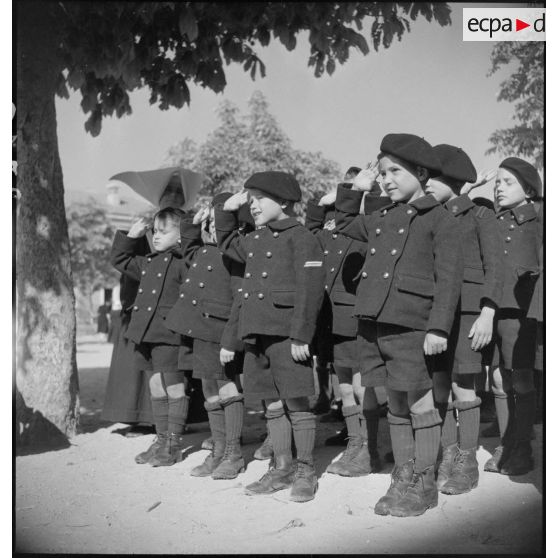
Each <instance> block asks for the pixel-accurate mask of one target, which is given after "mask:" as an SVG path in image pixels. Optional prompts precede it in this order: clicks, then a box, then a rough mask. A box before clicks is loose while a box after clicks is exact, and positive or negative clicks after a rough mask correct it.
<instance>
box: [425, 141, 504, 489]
mask: <svg viewBox="0 0 558 558" xmlns="http://www.w3.org/2000/svg"><path fill="white" fill-rule="evenodd" d="M434 152H435V153H436V155H437V157H438V159H439V160H440V163H441V167H442V174H441V175H440V176H437V177H435V178H431V179H430V180H429V181H428V185H427V188H426V193H427V194H432V195H433V196H434V197H435V198H436V199H437V200H438V201H439V202H440V203H441V204H443V205H444V207H445V208H446V209H447V210H448V211H449V213H450V214H451V215H453V216H454V217H455V218H456V219H457V220H458V222H459V225H460V228H461V231H460V234H461V242H462V246H463V251H464V253H463V261H464V269H463V284H462V285H461V299H460V303H459V307H458V312H457V314H456V318H455V321H454V323H453V328H452V330H451V333H450V337H449V340H448V350H447V351H446V352H445V353H443V354H442V355H439V356H438V357H436V358H435V359H434V397H435V399H436V405H437V407H438V409H439V411H440V416H441V417H442V420H443V421H444V422H443V424H442V438H441V444H442V450H443V454H442V461H441V463H440V465H439V466H438V477H437V481H436V482H437V485H438V489H439V490H440V491H441V492H443V493H444V494H463V493H465V492H469V491H470V490H471V489H473V488H475V487H476V486H477V484H478V479H479V468H478V463H477V458H476V453H477V444H478V437H479V425H480V404H481V400H480V398H479V397H477V394H476V392H475V377H476V375H477V374H480V373H482V371H483V349H484V348H485V347H486V346H488V344H489V343H490V342H491V340H492V330H493V322H494V315H495V312H496V309H497V307H498V305H499V303H500V299H501V296H502V284H503V263H504V262H503V243H502V241H501V239H500V235H499V233H498V223H497V221H496V216H495V214H494V211H492V210H490V209H488V208H487V207H484V206H477V205H476V204H475V203H474V202H473V201H472V200H471V199H470V198H469V197H468V196H467V195H465V194H464V195H460V194H459V193H460V191H461V189H462V187H463V186H464V184H465V183H475V182H476V180H477V172H476V170H475V167H474V166H473V163H472V162H471V159H469V157H468V155H467V154H466V153H465V152H464V151H463V150H462V149H460V148H458V147H454V146H452V145H446V144H442V145H436V146H435V147H434ZM456 413H457V415H456ZM457 419H459V428H458V424H457Z"/></svg>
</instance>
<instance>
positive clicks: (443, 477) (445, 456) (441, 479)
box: [436, 444, 458, 490]
mask: <svg viewBox="0 0 558 558" xmlns="http://www.w3.org/2000/svg"><path fill="white" fill-rule="evenodd" d="M457 452H458V447H457V444H451V445H449V446H447V447H445V448H442V461H440V464H439V465H438V476H437V477H436V486H437V487H438V490H439V489H440V488H442V486H444V484H446V482H448V480H449V478H450V477H451V472H452V470H453V465H454V460H455V456H456V455H457Z"/></svg>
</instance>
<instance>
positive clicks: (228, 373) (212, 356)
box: [192, 339, 243, 381]
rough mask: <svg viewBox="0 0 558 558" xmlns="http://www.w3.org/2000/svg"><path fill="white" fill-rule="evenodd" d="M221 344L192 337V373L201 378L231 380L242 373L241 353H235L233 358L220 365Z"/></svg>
mask: <svg viewBox="0 0 558 558" xmlns="http://www.w3.org/2000/svg"><path fill="white" fill-rule="evenodd" d="M220 351H221V345H220V344H219V343H214V342H213V341H204V340H203V339H194V354H193V359H192V360H193V374H192V376H193V377H194V378H199V379H201V380H223V381H226V380H231V381H234V377H235V376H236V375H237V374H240V373H242V361H243V353H235V356H234V359H233V360H232V361H231V362H228V363H227V364H226V365H225V366H221V361H220V360H219V353H220Z"/></svg>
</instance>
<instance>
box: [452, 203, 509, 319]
mask: <svg viewBox="0 0 558 558" xmlns="http://www.w3.org/2000/svg"><path fill="white" fill-rule="evenodd" d="M445 207H446V209H447V210H448V211H449V212H450V213H451V214H452V215H453V216H454V217H456V218H457V220H458V222H459V226H460V228H461V242H462V246H463V284H462V285H461V303H460V311H461V312H467V313H480V311H481V309H482V307H483V306H484V305H486V304H487V303H488V304H491V305H492V306H494V307H497V306H498V305H499V304H500V300H501V298H502V285H503V281H504V269H503V264H504V262H503V244H502V240H501V239H500V235H499V233H498V223H497V221H496V216H495V213H494V211H492V210H491V209H488V208H487V207H482V206H477V205H476V204H475V203H474V202H473V201H472V200H471V199H470V198H469V197H468V196H466V195H464V196H458V197H457V198H454V199H452V200H449V201H448V202H447V203H446V204H445Z"/></svg>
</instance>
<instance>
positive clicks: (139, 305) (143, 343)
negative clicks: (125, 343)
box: [111, 208, 188, 467]
mask: <svg viewBox="0 0 558 558" xmlns="http://www.w3.org/2000/svg"><path fill="white" fill-rule="evenodd" d="M184 215H185V214H184V212H183V211H182V210H180V209H175V208H165V209H162V210H160V211H159V212H157V213H156V214H155V217H154V219H153V246H154V248H155V251H154V252H152V253H150V254H147V255H146V256H139V255H137V252H136V249H135V247H136V244H137V242H138V239H140V238H141V237H143V236H144V235H145V233H146V231H147V229H149V228H151V223H150V222H149V221H147V220H145V219H140V220H138V221H137V222H135V223H134V224H133V225H132V227H131V228H130V231H129V232H128V235H125V234H124V233H123V232H121V231H118V232H117V233H116V236H115V239H114V243H113V246H112V253H111V262H112V264H113V265H114V267H116V269H118V270H119V271H120V272H121V273H123V274H125V275H127V276H128V277H131V278H132V279H135V280H136V281H139V288H138V294H137V296H136V299H135V302H134V306H133V309H132V316H131V319H130V324H129V326H128V329H127V331H126V337H127V338H128V339H130V340H131V341H132V342H133V343H134V344H135V355H136V360H137V363H138V366H137V369H138V370H146V371H149V373H150V374H151V375H150V378H149V389H150V392H151V405H152V409H153V420H154V422H155V430H156V433H157V437H156V439H155V441H154V442H153V443H152V444H151V446H150V447H149V448H148V449H147V450H146V451H144V452H142V453H140V454H139V455H137V456H136V463H140V464H141V463H149V464H150V465H152V466H154V467H157V466H162V465H173V464H174V463H177V462H179V461H181V460H182V447H181V435H182V434H183V432H184V425H185V421H186V415H187V414H188V398H187V397H186V394H185V386H184V372H183V371H180V370H178V368H179V365H178V360H179V346H180V344H181V336H180V335H179V334H178V333H174V332H172V331H170V330H169V329H168V327H167V326H166V324H165V319H166V316H167V314H168V312H169V310H170V309H171V308H172V306H173V305H174V303H175V302H176V300H177V299H178V289H179V286H180V284H181V283H182V282H183V281H184V277H185V275H186V266H185V265H184V260H183V257H182V251H181V249H180V243H181V239H180V221H181V219H182V218H183V217H184Z"/></svg>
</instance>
